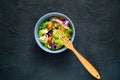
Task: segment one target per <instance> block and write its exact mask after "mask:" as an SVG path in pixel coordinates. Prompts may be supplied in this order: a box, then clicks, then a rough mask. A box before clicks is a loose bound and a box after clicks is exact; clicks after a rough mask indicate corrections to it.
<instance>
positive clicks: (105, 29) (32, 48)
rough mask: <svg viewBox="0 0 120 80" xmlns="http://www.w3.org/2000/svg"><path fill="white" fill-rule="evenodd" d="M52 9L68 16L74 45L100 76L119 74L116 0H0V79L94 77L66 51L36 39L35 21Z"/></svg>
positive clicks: (112, 78)
mask: <svg viewBox="0 0 120 80" xmlns="http://www.w3.org/2000/svg"><path fill="white" fill-rule="evenodd" d="M53 11H56V12H61V13H63V14H65V15H67V16H68V17H69V18H70V19H71V20H72V21H73V23H74V25H75V29H76V36H75V40H74V46H75V48H76V49H77V50H78V51H79V52H80V53H81V54H82V55H83V56H84V57H86V58H87V59H88V60H89V61H90V62H91V63H92V64H93V65H94V66H95V67H96V68H97V69H98V71H99V72H100V74H101V77H102V78H101V80H119V79H120V78H119V77H120V1H119V0H1V1H0V80H96V79H95V78H93V77H92V76H91V75H90V74H89V73H88V72H87V71H86V69H85V68H84V67H83V66H82V64H81V63H80V62H79V61H78V59H77V58H76V57H75V56H74V55H73V53H72V52H71V51H69V50H66V51H65V52H63V53H61V54H48V53H46V52H44V51H43V50H42V49H40V48H39V47H38V45H37V44H36V42H35V39H34V35H33V31H34V26H35V24H36V21H37V20H38V19H39V18H40V17H41V16H42V15H44V14H46V13H48V12H53Z"/></svg>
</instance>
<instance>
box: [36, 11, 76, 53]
mask: <svg viewBox="0 0 120 80" xmlns="http://www.w3.org/2000/svg"><path fill="white" fill-rule="evenodd" d="M54 15H58V16H63V17H65V18H66V19H67V20H69V21H70V24H71V26H72V29H73V35H72V39H71V42H73V40H74V38H75V28H74V24H73V22H72V21H71V19H70V18H68V17H67V16H66V15H64V14H63V13H60V12H50V13H47V14H45V15H43V16H42V17H40V18H39V19H38V21H37V22H36V24H35V28H34V37H35V41H36V42H37V44H38V46H39V47H40V48H41V49H43V50H44V51H46V52H48V53H61V52H63V51H65V50H66V49H67V48H66V47H63V48H61V49H57V50H50V49H48V48H46V47H45V46H43V45H42V43H41V42H40V41H39V38H38V34H37V32H38V25H40V23H41V22H42V21H44V20H45V19H47V18H49V17H48V16H50V17H51V16H54ZM46 17H47V18H46Z"/></svg>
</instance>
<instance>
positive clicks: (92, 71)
mask: <svg viewBox="0 0 120 80" xmlns="http://www.w3.org/2000/svg"><path fill="white" fill-rule="evenodd" d="M72 51H73V52H74V54H75V55H76V56H77V58H78V59H79V60H80V61H81V63H82V64H83V65H84V67H85V68H86V69H87V70H88V72H89V73H90V74H91V75H93V76H94V77H95V78H97V79H100V74H99V73H98V71H97V70H96V69H95V68H94V67H93V66H92V64H91V63H90V62H88V61H87V60H86V59H85V58H84V57H83V56H82V55H81V54H80V53H79V52H78V51H76V50H75V49H72Z"/></svg>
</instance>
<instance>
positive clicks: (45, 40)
mask: <svg viewBox="0 0 120 80" xmlns="http://www.w3.org/2000/svg"><path fill="white" fill-rule="evenodd" d="M58 30H60V31H62V32H64V34H65V35H66V36H67V37H68V38H69V39H70V40H71V41H73V40H74V36H75V29H74V25H73V23H72V21H71V20H70V19H69V18H68V17H67V16H65V15H64V14H62V13H57V12H53V13H48V14H46V15H44V16H43V17H41V18H40V19H39V21H38V22H37V24H36V26H35V31H34V33H35V39H36V41H37V43H38V45H39V46H40V47H41V48H42V49H43V50H45V51H47V52H49V53H60V52H62V51H64V50H66V48H65V46H64V44H63V43H62V42H61V41H60V39H59V38H58V35H57V31H58Z"/></svg>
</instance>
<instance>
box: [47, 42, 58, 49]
mask: <svg viewBox="0 0 120 80" xmlns="http://www.w3.org/2000/svg"><path fill="white" fill-rule="evenodd" d="M49 46H50V47H51V49H56V47H57V44H55V43H50V44H49Z"/></svg>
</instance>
